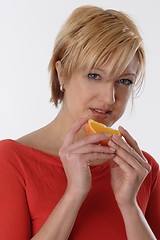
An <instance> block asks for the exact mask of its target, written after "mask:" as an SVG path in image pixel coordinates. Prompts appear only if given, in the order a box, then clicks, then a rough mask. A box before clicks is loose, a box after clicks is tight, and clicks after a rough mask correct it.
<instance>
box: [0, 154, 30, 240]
mask: <svg viewBox="0 0 160 240" xmlns="http://www.w3.org/2000/svg"><path fill="white" fill-rule="evenodd" d="M10 158H11V156H10ZM24 187H25V186H24V183H23V179H22V178H21V176H20V175H19V173H18V172H17V170H16V169H15V168H14V167H13V166H12V165H11V164H10V163H9V161H7V157H6V156H3V154H1V156H0V239H5V240H10V239H16V240H22V239H23V240H28V239H30V237H31V229H30V216H29V210H28V204H27V200H26V195H25V190H24Z"/></svg>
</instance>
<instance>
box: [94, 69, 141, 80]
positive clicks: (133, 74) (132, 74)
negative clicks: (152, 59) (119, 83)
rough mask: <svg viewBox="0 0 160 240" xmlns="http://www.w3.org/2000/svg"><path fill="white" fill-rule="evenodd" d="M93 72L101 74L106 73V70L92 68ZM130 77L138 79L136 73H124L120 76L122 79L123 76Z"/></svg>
mask: <svg viewBox="0 0 160 240" xmlns="http://www.w3.org/2000/svg"><path fill="white" fill-rule="evenodd" d="M91 70H93V71H94V70H98V71H100V72H104V70H103V69H102V68H92V69H91ZM129 75H131V76H134V77H135V78H137V74H136V73H130V72H129V73H124V74H122V75H120V77H122V76H129Z"/></svg>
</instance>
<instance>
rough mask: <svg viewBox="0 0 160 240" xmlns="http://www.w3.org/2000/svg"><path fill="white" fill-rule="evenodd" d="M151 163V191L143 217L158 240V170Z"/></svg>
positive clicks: (159, 178) (159, 202)
mask: <svg viewBox="0 0 160 240" xmlns="http://www.w3.org/2000/svg"><path fill="white" fill-rule="evenodd" d="M153 163H154V164H153V166H152V172H153V173H154V174H153V179H152V189H151V193H150V198H149V202H148V205H147V209H146V213H145V216H146V219H147V222H148V223H149V225H150V227H151V229H152V230H153V232H154V234H155V236H156V237H157V239H160V169H159V166H158V164H157V163H156V162H154V160H153Z"/></svg>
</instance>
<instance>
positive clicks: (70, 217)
mask: <svg viewBox="0 0 160 240" xmlns="http://www.w3.org/2000/svg"><path fill="white" fill-rule="evenodd" d="M84 198H85V196H78V195H75V194H74V193H73V194H72V193H71V192H69V191H66V192H65V194H64V195H63V197H62V198H61V200H60V201H59V203H58V204H57V206H56V208H55V209H54V210H53V212H52V213H51V215H50V216H49V218H48V219H47V221H46V222H45V224H44V225H43V227H42V228H41V229H40V231H39V232H38V233H37V234H36V235H35V236H34V237H33V238H32V240H44V239H45V240H49V239H52V240H54V239H55V240H67V239H68V237H69V235H70V232H71V230H72V228H73V225H74V223H75V220H76V217H77V213H78V211H79V209H80V207H81V204H82V203H83V201H84Z"/></svg>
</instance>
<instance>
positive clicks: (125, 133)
mask: <svg viewBox="0 0 160 240" xmlns="http://www.w3.org/2000/svg"><path fill="white" fill-rule="evenodd" d="M119 130H120V132H121V133H122V135H123V137H124V138H125V140H126V142H127V143H128V144H129V145H130V146H131V147H132V148H133V149H135V151H136V152H137V153H138V154H139V155H140V156H141V157H143V158H144V159H145V157H144V155H143V153H142V151H141V149H140V148H139V146H138V143H137V141H136V140H135V139H134V138H133V137H132V136H131V135H130V134H129V132H128V131H127V130H126V129H124V128H123V127H122V126H119Z"/></svg>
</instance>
